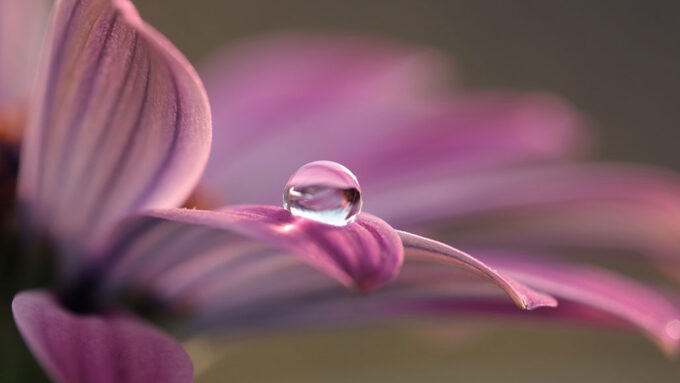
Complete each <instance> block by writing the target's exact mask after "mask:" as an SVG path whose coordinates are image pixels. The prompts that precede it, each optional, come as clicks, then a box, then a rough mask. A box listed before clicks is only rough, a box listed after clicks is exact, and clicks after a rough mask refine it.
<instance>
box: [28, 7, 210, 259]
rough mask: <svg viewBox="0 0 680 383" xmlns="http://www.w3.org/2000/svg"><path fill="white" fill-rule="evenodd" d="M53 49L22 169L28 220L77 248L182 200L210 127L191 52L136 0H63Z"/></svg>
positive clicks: (202, 158) (50, 43)
mask: <svg viewBox="0 0 680 383" xmlns="http://www.w3.org/2000/svg"><path fill="white" fill-rule="evenodd" d="M46 52H47V54H46V56H45V57H44V60H43V66H42V68H41V69H42V70H41V72H40V78H39V88H40V89H39V97H38V99H37V103H36V105H34V106H33V108H32V109H31V110H30V116H29V124H28V137H27V140H26V142H25V145H24V148H23V153H22V155H23V157H22V162H21V173H20V196H21V198H22V200H23V202H24V203H25V204H26V205H27V207H28V208H29V213H30V214H31V215H32V218H33V219H34V220H35V221H37V222H38V223H39V224H40V225H41V226H44V227H46V228H47V229H48V230H49V231H51V233H52V234H53V235H55V236H57V237H59V239H60V240H62V242H73V243H71V244H70V245H76V246H77V245H82V242H84V241H85V242H86V241H88V239H91V238H93V237H95V236H97V235H98V234H100V233H101V232H102V231H103V230H104V229H105V228H106V227H107V226H109V225H110V224H111V223H112V222H115V221H116V220H117V219H119V218H121V217H123V216H125V215H127V214H129V213H130V212H134V211H138V210H140V209H146V208H154V207H155V208H164V207H174V206H177V205H179V204H181V203H182V202H183V200H184V199H185V198H186V197H187V195H188V194H189V193H190V192H191V190H192V189H193V188H194V186H195V184H196V181H197V180H198V178H199V177H200V174H201V172H202V170H203V167H204V165H205V163H206V160H207V156H208V152H209V147H210V136H211V122H210V110H209V104H208V100H207V96H206V94H205V91H204V89H203V86H202V84H201V82H200V80H199V78H198V76H197V74H196V73H195V71H194V69H193V68H192V67H191V65H190V64H189V63H188V62H187V60H186V59H185V58H184V57H183V56H182V55H181V54H180V53H179V52H178V51H177V49H176V48H175V47H173V46H172V44H171V43H170V42H168V41H167V40H166V39H165V38H164V37H163V36H162V35H161V34H159V33H158V32H157V31H156V30H154V29H153V28H151V27H150V26H149V25H147V24H146V23H145V22H144V21H142V20H141V19H140V18H139V15H138V14H137V11H136V10H135V8H134V7H133V5H132V3H130V2H129V1H128V0H63V1H59V2H57V5H56V8H55V10H54V13H53V18H52V24H51V26H50V30H49V32H48V38H47V50H46Z"/></svg>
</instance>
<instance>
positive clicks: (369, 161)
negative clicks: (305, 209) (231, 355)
mask: <svg viewBox="0 0 680 383" xmlns="http://www.w3.org/2000/svg"><path fill="white" fill-rule="evenodd" d="M385 46H386V47H387V48H385ZM244 51H245V53H244ZM386 52H387V53H389V54H387V53H386ZM246 60H247V61H246ZM246 63H247V64H246ZM415 64H418V65H415ZM437 66H441V64H438V63H437V62H436V61H433V58H432V56H431V55H423V53H422V52H420V51H418V50H416V49H413V48H409V47H400V49H398V50H395V49H394V48H393V47H392V46H391V45H389V44H385V43H380V44H379V43H373V42H372V43H365V42H364V43H360V42H358V41H354V40H351V39H350V40H347V39H337V38H336V39H331V38H327V39H326V40H325V41H324V39H322V38H320V39H309V40H305V39H285V40H284V41H280V40H276V39H274V40H272V41H264V42H257V43H251V44H250V45H249V44H247V43H246V44H245V46H242V47H240V48H238V49H234V51H233V53H228V54H226V55H224V57H218V58H216V59H214V60H213V61H212V62H211V63H210V65H209V69H208V70H207V73H208V74H207V76H206V78H208V79H209V81H208V84H209V92H210V94H211V100H212V102H213V104H214V106H215V108H214V109H215V112H214V119H215V142H214V145H215V150H214V151H213V154H212V156H211V160H210V162H209V164H208V168H207V172H206V176H205V177H204V181H205V182H206V186H207V187H209V191H211V192H213V193H214V194H213V197H215V198H216V199H217V200H219V201H221V202H222V203H226V202H228V203H275V202H277V200H278V198H279V193H280V185H282V184H283V183H284V182H285V180H286V177H287V176H288V175H289V174H291V173H292V172H293V171H294V170H295V169H297V168H298V167H299V166H300V165H302V164H304V163H307V162H310V161H315V160H319V159H328V160H333V161H336V162H339V163H342V164H343V165H345V166H347V167H348V168H350V169H352V171H353V172H354V173H355V174H356V175H357V176H358V177H359V179H360V180H361V181H362V186H363V187H364V189H365V190H366V191H367V195H369V196H370V195H373V191H376V190H378V185H381V186H382V187H388V185H389V186H391V187H393V186H394V185H399V184H401V183H402V182H418V180H419V179H423V178H425V179H427V178H428V177H433V176H435V175H437V176H441V175H442V174H446V175H451V174H459V173H461V172H464V171H466V170H471V169H477V168H480V167H489V166H507V165H510V164H513V163H514V164H516V163H520V162H526V161H530V160H546V159H556V158H564V157H570V156H574V155H575V154H577V153H580V152H582V151H583V147H584V145H585V144H586V143H587V141H588V138H587V133H586V131H585V130H584V125H585V123H584V121H583V119H582V118H581V117H580V116H579V115H578V114H577V113H575V112H574V111H573V110H572V109H571V108H569V107H568V106H566V105H565V104H564V103H562V102H561V101H559V100H557V99H556V98H554V97H552V96H549V95H546V94H528V95H525V94H500V93H479V94H471V95H457V94H450V95H446V96H443V95H442V93H443V92H441V90H439V89H437V90H434V89H435V88H434V87H433V86H431V83H432V82H433V79H432V75H431V73H432V72H435V73H439V72H438V71H435V70H433V69H432V67H434V68H436V67H437ZM404 71H406V72H404ZM440 83H443V81H440ZM414 84H416V85H417V84H420V85H419V86H414ZM423 89H425V90H426V91H423ZM428 89H429V91H427V90H428ZM253 174H257V177H253Z"/></svg>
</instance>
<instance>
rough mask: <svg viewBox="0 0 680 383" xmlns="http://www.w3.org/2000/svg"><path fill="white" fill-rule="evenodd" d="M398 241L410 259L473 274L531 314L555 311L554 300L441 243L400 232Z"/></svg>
mask: <svg viewBox="0 0 680 383" xmlns="http://www.w3.org/2000/svg"><path fill="white" fill-rule="evenodd" d="M399 237H400V238H401V240H402V243H403V244H404V248H405V249H406V251H407V252H408V256H409V257H410V258H422V259H427V260H431V261H438V262H442V263H443V264H453V265H457V266H462V267H464V268H466V269H469V270H472V271H474V272H476V273H478V274H479V275H482V276H483V277H485V278H488V279H490V280H492V281H493V282H494V283H495V284H497V285H498V286H500V287H501V288H502V289H503V290H505V292H506V293H507V294H508V295H509V296H510V297H511V298H512V299H513V301H515V303H516V304H517V306H519V307H521V308H523V309H526V310H532V309H535V308H538V307H545V306H548V307H555V306H557V301H556V300H555V298H553V297H551V296H549V295H546V294H542V293H540V292H537V291H534V290H532V289H530V288H527V287H526V286H523V285H522V284H520V283H517V282H515V281H513V280H512V279H509V278H507V277H505V276H503V275H502V274H501V273H499V272H498V271H496V270H494V269H493V268H491V267H489V266H488V265H486V264H485V263H484V262H481V261H479V260H478V259H476V258H474V257H473V256H471V255H469V254H467V253H465V252H463V251H460V250H458V249H455V248H453V247H451V246H449V245H446V244H444V243H441V242H437V241H434V240H431V239H429V238H425V237H421V236H418V235H415V234H411V233H408V232H403V231H402V232H399Z"/></svg>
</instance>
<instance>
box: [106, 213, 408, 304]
mask: <svg viewBox="0 0 680 383" xmlns="http://www.w3.org/2000/svg"><path fill="white" fill-rule="evenodd" d="M102 248H108V249H109V250H108V251H106V252H103V254H104V255H102V256H101V257H102V259H101V260H100V263H103V264H104V265H105V266H103V267H105V268H106V269H107V273H109V274H110V275H111V278H112V281H113V283H114V284H117V285H120V286H124V285H132V286H143V288H142V289H147V290H152V294H153V295H157V296H161V297H163V300H164V301H172V300H182V299H181V298H180V297H181V296H182V295H184V296H191V294H190V292H192V291H200V290H201V288H200V286H201V281H202V280H204V281H211V283H212V284H213V285H214V284H215V283H217V286H222V285H224V286H227V285H228V284H229V283H235V282H237V281H238V280H240V279H243V277H244V276H246V275H247V274H248V273H254V274H253V275H261V276H262V278H263V279H261V280H256V284H264V285H266V284H267V282H266V281H267V280H268V279H267V277H266V275H267V272H270V271H274V272H275V271H277V270H278V269H277V268H288V267H289V266H290V267H294V268H296V270H297V269H298V268H299V267H298V266H299V265H300V264H306V265H311V266H312V267H314V268H316V269H318V270H320V271H322V273H316V274H327V275H330V276H331V277H333V278H335V279H336V280H338V281H340V282H341V283H342V284H344V285H346V286H347V287H350V288H352V289H357V290H361V291H368V290H372V289H375V288H377V287H379V286H381V285H383V284H385V283H387V282H388V281H389V280H391V279H392V278H394V276H395V275H396V274H397V273H398V271H399V267H400V266H401V262H402V260H403V249H402V246H401V241H400V240H399V237H398V236H397V234H396V232H395V231H394V230H393V229H392V228H391V227H390V226H388V225H387V224H386V223H385V222H383V221H382V220H380V219H378V218H376V217H373V216H371V215H368V214H360V215H359V216H358V217H357V219H356V221H355V222H353V223H351V224H348V225H346V226H342V227H336V226H330V225H325V224H322V223H318V222H315V221H310V220H306V219H301V218H296V217H294V216H292V215H291V214H290V213H289V212H288V211H287V210H284V209H281V208H277V207H273V206H237V207H231V208H227V209H225V210H222V211H201V210H190V209H171V210H158V211H153V212H150V213H147V214H146V215H145V216H140V217H133V218H131V219H130V220H127V221H124V222H123V223H122V224H121V226H120V230H119V231H118V233H117V235H116V236H115V237H114V238H113V239H112V241H111V242H110V243H108V244H104V245H102ZM291 255H293V256H291ZM208 276H210V278H208ZM230 278H235V279H234V280H231V279H230ZM121 279H122V280H123V281H121ZM263 282H264V283H263ZM272 287H273V288H274V289H275V288H276V285H275V284H272ZM210 288H211V289H214V288H216V286H212V287H210ZM201 294H205V291H204V292H201ZM244 294H245V293H244ZM231 295H234V294H231ZM217 296H219V295H217Z"/></svg>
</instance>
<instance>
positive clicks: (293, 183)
mask: <svg viewBox="0 0 680 383" xmlns="http://www.w3.org/2000/svg"><path fill="white" fill-rule="evenodd" d="M361 205H362V200H361V187H360V186H359V181H358V180H357V178H356V177H355V176H354V174H352V172H351V171H350V170H349V169H347V168H346V167H344V166H342V165H340V164H338V163H336V162H332V161H315V162H310V163H308V164H306V165H304V166H302V167H301V168H300V169H298V170H297V171H296V172H295V173H293V175H292V176H291V177H290V179H288V182H287V183H286V186H285V188H284V190H283V207H284V208H285V209H286V210H288V211H290V212H291V214H293V215H295V216H298V217H303V218H307V219H311V220H314V221H318V222H322V223H325V224H328V225H333V226H345V225H347V224H349V223H351V222H353V221H354V219H355V218H356V216H357V214H359V213H360V212H361Z"/></svg>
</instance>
